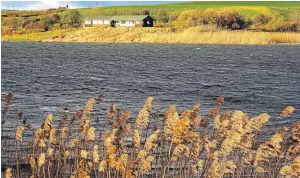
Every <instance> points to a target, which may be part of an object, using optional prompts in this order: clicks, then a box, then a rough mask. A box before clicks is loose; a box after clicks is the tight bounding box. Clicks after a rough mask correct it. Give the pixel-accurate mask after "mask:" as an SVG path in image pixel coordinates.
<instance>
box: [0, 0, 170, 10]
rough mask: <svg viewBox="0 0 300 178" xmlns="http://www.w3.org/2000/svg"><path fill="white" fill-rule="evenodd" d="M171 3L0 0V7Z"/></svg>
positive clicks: (23, 8) (26, 7) (25, 8)
mask: <svg viewBox="0 0 300 178" xmlns="http://www.w3.org/2000/svg"><path fill="white" fill-rule="evenodd" d="M160 3H171V1H53V0H49V1H1V9H15V10H39V9H49V8H57V7H59V6H66V5H69V7H70V8H72V9H73V8H80V7H94V6H97V5H98V6H115V5H131V4H132V5H134V4H135V5H136V4H160Z"/></svg>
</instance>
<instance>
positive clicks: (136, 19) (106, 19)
mask: <svg viewBox="0 0 300 178" xmlns="http://www.w3.org/2000/svg"><path fill="white" fill-rule="evenodd" d="M95 26H110V27H153V19H152V17H150V16H149V15H119V16H99V17H93V18H86V19H85V20H84V23H83V27H95Z"/></svg>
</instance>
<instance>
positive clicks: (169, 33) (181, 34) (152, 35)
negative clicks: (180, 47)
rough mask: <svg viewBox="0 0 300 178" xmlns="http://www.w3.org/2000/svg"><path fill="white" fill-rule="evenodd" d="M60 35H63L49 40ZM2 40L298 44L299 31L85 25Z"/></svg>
mask: <svg viewBox="0 0 300 178" xmlns="http://www.w3.org/2000/svg"><path fill="white" fill-rule="evenodd" d="M60 34H63V36H65V38H63V39H62V38H58V39H55V40H52V39H51V37H52V36H55V35H60ZM2 40H5V41H45V42H52V41H55V42H100V43H114V42H116V43H164V44H165V43H169V44H251V45H255V44H277V43H300V33H288V32H254V31H244V30H240V31H238V30H234V31H230V30H224V29H219V28H216V27H214V26H210V25H207V26H206V25H204V26H199V27H191V28H188V29H184V30H183V31H178V30H175V29H172V28H110V27H103V28H101V27H100V28H86V29H79V30H69V31H62V30H58V31H53V32H46V33H42V32H39V33H33V34H21V35H12V36H4V37H2Z"/></svg>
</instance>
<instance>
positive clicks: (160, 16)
mask: <svg viewBox="0 0 300 178" xmlns="http://www.w3.org/2000/svg"><path fill="white" fill-rule="evenodd" d="M156 20H158V21H159V22H164V23H167V22H168V20H169V18H168V14H167V13H166V12H165V11H164V10H163V9H159V10H158V12H157V18H156Z"/></svg>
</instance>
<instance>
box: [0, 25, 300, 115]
mask: <svg viewBox="0 0 300 178" xmlns="http://www.w3.org/2000/svg"><path fill="white" fill-rule="evenodd" d="M56 33H62V34H64V36H65V38H63V39H56V40H52V39H51V33H49V34H48V36H47V35H44V34H41V33H34V34H31V36H30V37H29V36H28V34H21V35H12V36H3V37H2V39H3V40H4V41H43V42H52V41H55V42H97V43H98V42H99V43H115V42H116V43H162V44H166V43H168V44H243V45H244V44H245V45H246V44H251V45H255V44H277V43H300V33H296V32H295V33H293V32H255V31H247V30H232V31H231V30H225V29H219V28H216V27H214V26H210V25H208V26H206V25H204V26H199V27H190V28H187V29H184V30H179V31H177V30H175V31H174V29H172V28H111V27H99V28H86V29H79V30H70V31H68V32H56V31H55V32H53V35H54V34H56ZM112 109H113V108H112ZM111 117H112V116H111Z"/></svg>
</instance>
